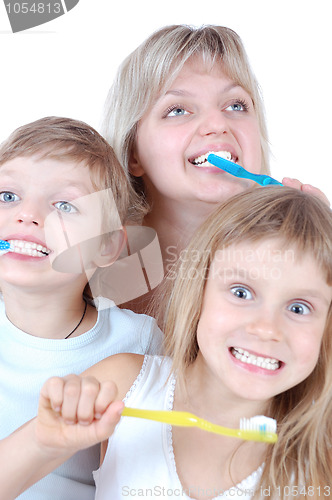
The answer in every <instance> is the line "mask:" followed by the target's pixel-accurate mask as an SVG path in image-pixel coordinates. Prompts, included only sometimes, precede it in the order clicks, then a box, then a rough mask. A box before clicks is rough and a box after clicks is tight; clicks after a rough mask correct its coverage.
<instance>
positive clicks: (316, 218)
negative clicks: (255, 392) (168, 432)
mask: <svg viewBox="0 0 332 500" xmlns="http://www.w3.org/2000/svg"><path fill="white" fill-rule="evenodd" d="M270 238H276V239H277V240H278V243H279V242H280V244H281V245H282V249H284V250H287V249H293V250H294V249H295V256H297V257H298V258H300V257H301V255H302V254H308V253H309V254H311V255H312V256H313V258H314V259H315V260H316V262H317V263H318V265H319V267H320V268H321V270H322V272H323V273H324V276H326V282H327V283H328V285H330V286H332V212H331V210H330V209H329V208H328V207H327V206H326V205H325V204H324V203H323V202H322V201H320V200H319V199H317V198H315V197H313V196H310V195H308V194H305V193H303V192H301V191H297V190H294V189H292V188H286V187H282V188H280V187H264V188H261V189H258V190H257V189H252V190H249V191H247V192H245V193H241V194H239V195H237V196H234V197H233V198H231V199H230V200H228V201H227V202H225V203H223V204H222V205H221V206H220V207H219V208H218V209H217V210H216V211H215V212H214V213H213V214H212V215H210V216H209V218H208V219H207V220H206V221H205V222H204V223H203V225H202V226H201V227H200V228H199V230H198V231H197V232H196V234H195V236H194V237H193V239H192V241H191V243H190V245H189V246H188V247H187V249H186V250H185V251H184V252H183V253H182V254H181V255H180V258H179V261H178V263H177V265H176V267H175V268H174V269H173V271H172V272H171V274H170V275H169V280H168V283H166V293H164V296H165V301H166V303H167V307H166V313H165V324H164V332H165V348H166V353H167V355H169V356H171V357H172V358H173V370H174V371H175V372H177V374H178V380H179V383H182V384H184V383H185V382H184V372H185V369H186V367H188V366H189V365H190V364H191V363H193V362H194V360H195V359H196V356H197V353H198V344H197V340H196V330H197V324H198V321H199V318H200V314H201V308H202V301H203V294H204V287H205V283H206V279H207V277H208V274H209V269H210V266H211V263H212V261H213V258H214V256H215V253H216V251H217V250H218V249H223V248H227V247H228V246H230V245H233V244H238V243H243V242H244V243H245V242H259V241H261V240H264V239H270ZM172 278H173V279H174V282H173V279H172ZM164 292H165V291H164ZM331 360H332V308H331V304H330V309H329V313H328V318H327V321H326V326H325V331H324V334H323V339H322V344H321V348H320V354H319V359H318V363H317V365H316V367H315V369H314V370H313V372H312V373H311V374H310V375H309V377H308V378H307V379H306V380H304V381H303V382H301V383H300V384H298V385H297V386H296V387H293V388H290V389H289V390H287V391H286V392H284V393H282V394H279V395H278V396H276V397H275V398H274V400H273V401H272V403H271V405H270V407H269V408H268V414H269V415H270V416H272V417H273V418H275V419H276V420H277V422H278V433H279V440H278V443H277V444H276V445H274V446H273V447H270V448H269V450H268V455H267V457H266V461H265V468H264V472H263V476H262V483H261V485H262V487H264V488H267V487H269V486H271V490H272V491H274V492H275V495H272V496H271V498H284V493H283V491H285V490H283V487H284V486H288V485H300V484H302V485H303V486H306V491H307V492H308V487H309V486H312V490H313V491H315V492H316V493H315V494H318V493H317V492H318V489H317V488H318V487H320V488H321V489H322V487H323V486H325V485H326V486H329V485H330V482H331V477H332V476H331V467H332V449H331V446H332V361H331ZM278 487H279V489H278ZM314 488H315V489H314ZM293 492H294V491H293ZM257 495H258V494H257ZM285 496H286V495H285ZM314 497H315V495H314ZM257 498H260V497H259V495H258V496H257ZM295 498H297V497H296V496H295ZM299 498H301V499H303V498H312V495H311V496H310V494H308V496H303V495H302V496H299Z"/></svg>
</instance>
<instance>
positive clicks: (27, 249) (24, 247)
mask: <svg viewBox="0 0 332 500" xmlns="http://www.w3.org/2000/svg"><path fill="white" fill-rule="evenodd" d="M8 241H9V243H10V245H11V247H12V248H13V250H12V252H14V253H20V254H23V255H29V256H30V257H45V256H46V255H48V254H49V253H51V250H49V249H48V248H46V247H44V246H43V245H39V244H37V243H33V242H32V241H24V240H8Z"/></svg>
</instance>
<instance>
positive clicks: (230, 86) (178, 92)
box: [164, 82, 244, 97]
mask: <svg viewBox="0 0 332 500" xmlns="http://www.w3.org/2000/svg"><path fill="white" fill-rule="evenodd" d="M237 87H239V88H241V89H243V87H241V85H239V84H238V83H235V82H230V83H229V84H228V85H226V87H224V88H223V89H221V93H226V92H229V91H230V90H233V89H234V88H237ZM243 90H244V89H243ZM164 95H165V96H167V95H175V96H180V97H194V94H193V93H192V92H189V91H188V90H183V89H170V90H167V92H165V94H164Z"/></svg>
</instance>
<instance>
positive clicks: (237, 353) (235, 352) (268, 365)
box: [230, 347, 281, 371]
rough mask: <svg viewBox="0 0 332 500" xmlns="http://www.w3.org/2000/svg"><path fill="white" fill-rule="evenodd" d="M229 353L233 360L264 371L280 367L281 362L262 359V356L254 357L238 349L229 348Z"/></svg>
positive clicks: (273, 359)
mask: <svg viewBox="0 0 332 500" xmlns="http://www.w3.org/2000/svg"><path fill="white" fill-rule="evenodd" d="M230 352H231V354H232V356H234V358H236V359H238V360H239V361H242V363H247V364H248V365H253V366H257V367H258V368H265V369H266V370H271V371H275V370H278V368H280V366H281V362H280V361H279V360H278V359H275V358H264V357H263V356H255V354H252V353H250V352H248V351H245V350H244V349H241V348H240V347H231V349H230Z"/></svg>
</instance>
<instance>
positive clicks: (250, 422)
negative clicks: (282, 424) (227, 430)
mask: <svg viewBox="0 0 332 500" xmlns="http://www.w3.org/2000/svg"><path fill="white" fill-rule="evenodd" d="M240 429H241V430H243V431H257V432H260V433H267V432H269V433H275V432H276V431H277V422H276V420H275V419H274V418H269V417H265V416H264V415H257V416H256V417H252V418H241V420H240Z"/></svg>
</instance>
